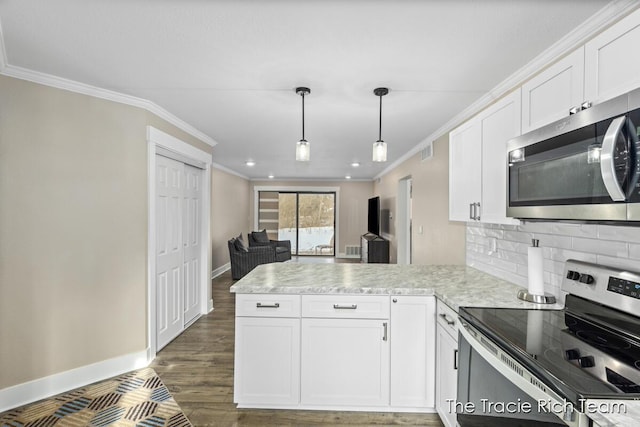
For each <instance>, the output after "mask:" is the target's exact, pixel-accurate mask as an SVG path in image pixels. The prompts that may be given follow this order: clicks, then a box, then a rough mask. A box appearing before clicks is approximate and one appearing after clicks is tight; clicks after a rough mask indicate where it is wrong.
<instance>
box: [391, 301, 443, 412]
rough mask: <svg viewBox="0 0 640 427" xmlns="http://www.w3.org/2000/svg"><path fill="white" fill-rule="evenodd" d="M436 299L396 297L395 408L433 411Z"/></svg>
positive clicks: (393, 328) (393, 313) (393, 345)
mask: <svg viewBox="0 0 640 427" xmlns="http://www.w3.org/2000/svg"><path fill="white" fill-rule="evenodd" d="M435 306H436V303H435V297H433V296H403V295H398V296H392V299H391V319H390V320H391V333H390V341H391V406H398V407H414V408H433V407H434V399H435V397H434V393H435V356H436V354H435V341H436V340H435V332H436V316H435V310H436V308H435Z"/></svg>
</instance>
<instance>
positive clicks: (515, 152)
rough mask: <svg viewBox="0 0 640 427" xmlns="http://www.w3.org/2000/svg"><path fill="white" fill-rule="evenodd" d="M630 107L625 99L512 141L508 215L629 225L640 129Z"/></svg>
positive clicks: (622, 98)
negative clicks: (628, 204) (629, 207)
mask: <svg viewBox="0 0 640 427" xmlns="http://www.w3.org/2000/svg"><path fill="white" fill-rule="evenodd" d="M626 108H628V103H627V97H626V96H623V97H621V98H617V99H615V100H613V103H605V104H603V105H602V106H596V107H593V108H592V109H590V110H593V111H590V110H585V111H583V112H580V113H578V114H576V115H574V116H571V117H569V118H567V119H564V120H561V121H558V122H556V123H553V124H551V125H549V126H546V127H544V128H541V129H539V130H537V131H534V132H532V133H531V134H527V135H523V136H522V137H519V138H516V139H514V140H512V141H510V142H509V145H508V150H509V154H508V181H509V188H508V208H507V214H508V216H510V217H516V218H534V219H535V218H541V219H568V220H603V221H627V220H628V218H627V206H626V203H629V202H633V201H634V200H633V199H634V198H636V197H637V194H636V193H637V191H636V190H637V187H636V186H637V184H638V163H637V160H636V157H637V151H638V148H639V147H638V145H637V141H638V131H639V130H640V129H638V127H637V126H636V125H635V124H634V122H635V121H636V120H634V118H633V117H632V116H637V113H638V112H637V111H636V112H631V114H629V113H627V110H626Z"/></svg>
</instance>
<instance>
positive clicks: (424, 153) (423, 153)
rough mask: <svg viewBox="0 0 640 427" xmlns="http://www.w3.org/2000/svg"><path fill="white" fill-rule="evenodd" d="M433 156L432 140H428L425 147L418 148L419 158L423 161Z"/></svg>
mask: <svg viewBox="0 0 640 427" xmlns="http://www.w3.org/2000/svg"><path fill="white" fill-rule="evenodd" d="M432 157H433V141H431V142H429V143H428V144H427V145H426V147H424V148H423V149H422V150H420V160H421V161H423V162H424V161H425V160H428V159H430V158H432Z"/></svg>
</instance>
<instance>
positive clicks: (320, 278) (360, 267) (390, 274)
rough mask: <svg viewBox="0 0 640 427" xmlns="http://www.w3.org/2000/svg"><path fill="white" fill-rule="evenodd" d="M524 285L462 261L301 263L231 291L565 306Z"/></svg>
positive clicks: (254, 274)
mask: <svg viewBox="0 0 640 427" xmlns="http://www.w3.org/2000/svg"><path fill="white" fill-rule="evenodd" d="M521 289H522V287H520V286H518V285H514V284H513V283H510V282H507V281H505V280H502V279H499V278H497V277H494V276H491V275H489V274H487V273H483V272H482V271H479V270H476V269H475V268H472V267H467V266H461V265H433V266H427V265H397V264H297V263H291V262H289V263H272V264H264V265H260V266H258V267H256V268H255V269H254V270H253V271H251V272H250V273H249V274H247V275H246V276H245V277H243V278H242V279H240V280H239V281H238V282H236V283H235V284H234V285H233V286H231V289H230V290H231V292H235V293H239V294H244V293H282V294H338V293H342V294H371V295H435V296H436V297H438V298H439V299H441V300H442V301H443V302H444V303H446V304H447V305H448V306H450V307H451V308H453V309H454V310H456V311H458V308H459V307H464V306H474V307H513V308H557V309H559V308H562V306H561V305H560V304H554V305H548V304H533V303H528V302H525V301H521V300H519V299H518V298H517V297H516V295H517V293H518V291H519V290H521Z"/></svg>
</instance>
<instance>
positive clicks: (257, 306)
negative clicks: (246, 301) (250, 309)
mask: <svg viewBox="0 0 640 427" xmlns="http://www.w3.org/2000/svg"><path fill="white" fill-rule="evenodd" d="M278 307H280V303H279V302H275V303H273V304H263V303H261V302H259V303H256V308H278Z"/></svg>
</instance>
